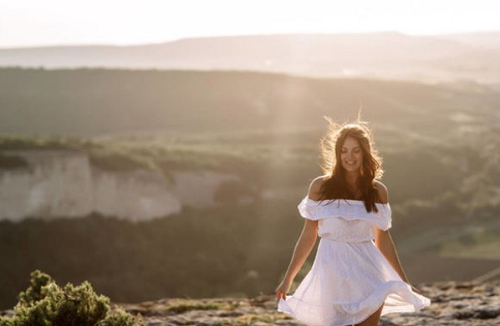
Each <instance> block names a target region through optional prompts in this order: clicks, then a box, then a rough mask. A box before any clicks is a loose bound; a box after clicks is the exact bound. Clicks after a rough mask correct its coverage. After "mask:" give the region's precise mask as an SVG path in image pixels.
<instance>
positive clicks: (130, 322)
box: [0, 270, 144, 326]
mask: <svg viewBox="0 0 500 326" xmlns="http://www.w3.org/2000/svg"><path fill="white" fill-rule="evenodd" d="M18 299H19V302H18V303H17V304H16V305H15V307H14V313H13V315H12V316H10V317H0V326H144V322H143V321H142V318H141V316H140V315H139V316H137V317H135V316H133V315H131V314H129V313H127V312H126V311H125V310H124V309H123V308H121V307H115V308H114V309H113V310H111V309H110V300H109V298H108V297H106V296H103V295H97V294H96V293H95V292H94V290H93V289H92V286H91V284H90V283H89V282H88V281H85V282H83V283H82V284H81V285H79V286H74V285H73V284H71V283H68V284H66V285H65V286H64V287H63V288H61V287H59V286H58V285H57V284H56V283H55V282H54V281H53V280H52V278H51V277H50V276H49V275H47V274H45V273H43V272H41V271H39V270H35V271H33V272H32V273H31V280H30V286H29V287H28V289H27V290H26V291H24V292H21V293H20V294H19V296H18Z"/></svg>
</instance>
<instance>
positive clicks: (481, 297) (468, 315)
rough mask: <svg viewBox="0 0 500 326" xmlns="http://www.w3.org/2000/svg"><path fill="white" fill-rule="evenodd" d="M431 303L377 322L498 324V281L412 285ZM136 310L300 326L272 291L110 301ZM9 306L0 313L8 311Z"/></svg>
mask: <svg viewBox="0 0 500 326" xmlns="http://www.w3.org/2000/svg"><path fill="white" fill-rule="evenodd" d="M416 287H417V288H418V289H419V290H420V291H421V292H422V294H423V295H424V296H426V297H428V298H430V299H431V306H430V307H426V308H424V309H422V310H421V311H419V312H415V313H393V314H388V315H385V316H382V317H381V319H380V323H379V326H396V325H397V326H403V325H404V326H411V325H419V326H420V325H426V326H434V325H450V326H460V325H467V326H476V325H477V326H500V280H496V281H491V282H484V283H472V282H453V281H449V282H437V283H422V284H419V285H417V286H416ZM113 305H119V306H121V307H123V308H124V309H125V310H127V311H128V312H130V313H132V314H134V315H138V314H140V315H141V316H142V318H143V319H144V321H145V323H146V325H148V326H153V325H155V326H174V325H175V326H178V325H196V326H200V325H203V326H270V325H281V326H301V325H303V324H302V323H299V322H297V321H296V320H294V318H292V317H291V316H289V315H287V314H284V313H281V312H278V311H277V310H276V307H277V300H276V298H275V297H274V295H260V296H256V297H253V298H206V299H185V298H165V299H161V300H156V301H145V302H140V303H133V304H131V303H113ZM11 313H12V310H7V311H3V312H1V314H0V315H10V314H11Z"/></svg>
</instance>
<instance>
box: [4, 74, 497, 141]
mask: <svg viewBox="0 0 500 326" xmlns="http://www.w3.org/2000/svg"><path fill="white" fill-rule="evenodd" d="M499 94H500V93H499V92H498V91H495V90H493V89H490V88H488V87H486V86H480V85H476V84H461V85H455V84H450V85H444V84H443V85H434V86H432V85H425V84H421V83H416V82H403V81H377V80H365V79H347V78H344V79H313V78H306V77H298V76H289V75H283V74H275V73H258V72H241V71H213V72H211V71H129V70H105V69H76V70H43V69H14V68H12V69H11V68H6V69H0V105H1V110H0V130H1V131H2V132H3V133H18V134H25V135H65V136H83V137H95V136H104V135H117V134H135V133H143V132H147V133H150V134H151V133H153V134H154V133H172V132H178V133H179V132H180V133H188V134H190V133H198V132H202V131H205V132H215V131H217V132H222V131H224V132H229V131H233V132H234V131H237V132H241V131H245V130H247V131H255V130H256V129H260V130H290V129H296V128H302V129H308V128H312V129H317V128H318V126H319V125H323V123H324V120H323V119H322V115H323V114H327V115H330V116H332V117H333V118H335V119H338V120H344V119H346V118H349V117H350V118H353V114H354V113H353V112H357V110H358V109H359V108H360V107H361V106H362V107H363V114H364V116H365V117H366V119H368V120H370V121H373V122H374V123H377V124H385V125H387V126H389V127H390V126H393V125H398V126H399V127H400V128H402V127H403V126H404V127H407V128H411V129H412V130H413V131H415V132H417V131H423V132H424V133H421V134H420V136H421V137H423V136H426V137H429V136H431V135H441V134H442V130H443V128H446V130H455V128H457V127H458V126H461V128H466V126H467V125H474V126H489V125H494V124H496V120H494V119H492V117H496V112H497V110H496V103H498V99H499V96H500V95H499ZM429 119H432V120H429ZM415 128H416V129H415ZM422 128H424V129H422Z"/></svg>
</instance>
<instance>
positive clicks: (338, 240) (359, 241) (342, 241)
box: [320, 237, 374, 243]
mask: <svg viewBox="0 0 500 326" xmlns="http://www.w3.org/2000/svg"><path fill="white" fill-rule="evenodd" d="M320 238H321V239H325V240H329V241H334V242H340V243H362V242H372V241H374V239H366V240H343V239H332V238H327V237H320Z"/></svg>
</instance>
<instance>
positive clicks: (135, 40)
mask: <svg viewBox="0 0 500 326" xmlns="http://www.w3.org/2000/svg"><path fill="white" fill-rule="evenodd" d="M498 17H500V1H498V0H475V1H470V0H468V1H464V0H419V1H407V0H367V1H360V0H350V1H347V0H343V1H335V0H325V1H323V0H308V1H294V0H287V1H282V0H274V1H273V0H249V1H240V0H204V1H203V0H198V1H195V0H175V1H174V0H141V1H127V0H121V1H115V0H85V1H74V0H43V1H40V0H11V1H7V0H0V48H14V47H30V46H46V45H82V44H110V45H133V44H148V43H161V42H168V41H173V40H177V39H181V38H191V37H210V36H226V35H258V34H259V35H266V34H289V33H367V32H386V31H395V32H401V33H404V34H408V35H432V34H451V33H467V32H481V31H500V19H498Z"/></svg>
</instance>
